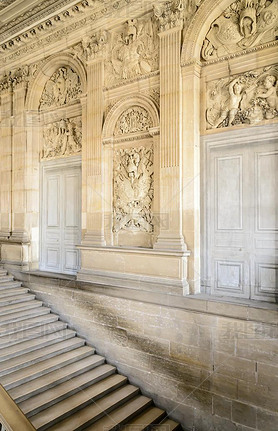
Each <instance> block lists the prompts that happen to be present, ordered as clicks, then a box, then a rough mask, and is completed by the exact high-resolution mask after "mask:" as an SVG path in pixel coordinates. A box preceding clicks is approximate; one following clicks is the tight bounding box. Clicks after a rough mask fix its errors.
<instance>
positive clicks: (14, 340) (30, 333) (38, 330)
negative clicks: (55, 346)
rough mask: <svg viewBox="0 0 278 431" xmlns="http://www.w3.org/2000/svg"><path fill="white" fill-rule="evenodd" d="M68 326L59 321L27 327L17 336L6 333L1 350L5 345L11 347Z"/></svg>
mask: <svg viewBox="0 0 278 431" xmlns="http://www.w3.org/2000/svg"><path fill="white" fill-rule="evenodd" d="M67 326H68V325H67V324H66V323H64V322H59V321H58V322H53V323H49V324H45V325H42V326H37V327H35V328H31V329H27V330H26V331H21V332H20V333H18V334H17V337H11V336H10V335H6V336H5V337H1V338H0V352H1V349H4V348H5V347H10V346H12V345H14V344H19V343H23V342H24V341H28V340H31V339H33V338H38V337H42V336H44V335H47V334H51V333H52V332H57V331H61V330H62V329H66V328H67ZM0 355H1V353H0Z"/></svg>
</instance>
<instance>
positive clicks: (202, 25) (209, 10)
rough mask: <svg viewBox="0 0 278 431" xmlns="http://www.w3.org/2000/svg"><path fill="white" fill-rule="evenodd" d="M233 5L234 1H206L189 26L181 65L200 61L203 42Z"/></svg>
mask: <svg viewBox="0 0 278 431" xmlns="http://www.w3.org/2000/svg"><path fill="white" fill-rule="evenodd" d="M232 3H233V0H204V1H203V2H202V4H201V6H200V8H199V9H198V11H197V12H196V14H195V16H194V18H193V19H192V21H191V24H190V25H189V27H188V29H187V31H186V33H185V37H184V43H183V47H182V53H181V64H186V63H190V62H191V61H194V60H200V55H201V50H202V45H203V41H204V39H205V37H206V34H207V32H208V31H209V28H210V26H211V24H212V23H213V21H214V20H215V19H217V18H218V17H219V16H220V15H221V14H222V13H223V12H224V11H225V10H226V9H227V7H229V6H230V5H231V4H232Z"/></svg>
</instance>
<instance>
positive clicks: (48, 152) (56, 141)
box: [42, 117, 82, 159]
mask: <svg viewBox="0 0 278 431" xmlns="http://www.w3.org/2000/svg"><path fill="white" fill-rule="evenodd" d="M43 138H44V148H43V151H42V159H51V158H54V157H62V156H70V155H72V154H76V153H79V152H80V151H81V150H82V131H81V117H78V118H76V119H72V120H69V119H62V120H60V121H59V122H56V123H52V124H49V125H47V126H45V128H44V133H43Z"/></svg>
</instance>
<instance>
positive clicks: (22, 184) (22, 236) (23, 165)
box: [11, 81, 30, 242]
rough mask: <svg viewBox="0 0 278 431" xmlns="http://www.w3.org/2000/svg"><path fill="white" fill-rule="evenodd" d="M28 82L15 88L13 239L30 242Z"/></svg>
mask: <svg viewBox="0 0 278 431" xmlns="http://www.w3.org/2000/svg"><path fill="white" fill-rule="evenodd" d="M26 85H27V84H26V82H24V81H23V82H21V83H20V84H17V85H16V86H15V88H14V128H13V131H14V132H13V151H12V159H13V174H12V237H11V239H12V241H16V242H28V241H29V237H30V235H29V232H28V226H27V218H26V213H27V207H26V203H27V200H26V170H27V160H26V158H27V154H26V124H25V120H26V118H25V113H24V105H25V97H26Z"/></svg>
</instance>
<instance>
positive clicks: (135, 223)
mask: <svg viewBox="0 0 278 431" xmlns="http://www.w3.org/2000/svg"><path fill="white" fill-rule="evenodd" d="M153 176H154V151H153V147H148V148H147V147H135V148H127V149H119V150H116V151H115V153H114V179H113V184H114V191H113V195H114V196H113V200H114V202H113V212H114V223H113V232H114V233H118V232H120V231H121V230H125V231H132V232H146V233H149V234H151V233H153V230H154V225H153V213H152V206H153V199H154V178H153Z"/></svg>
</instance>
